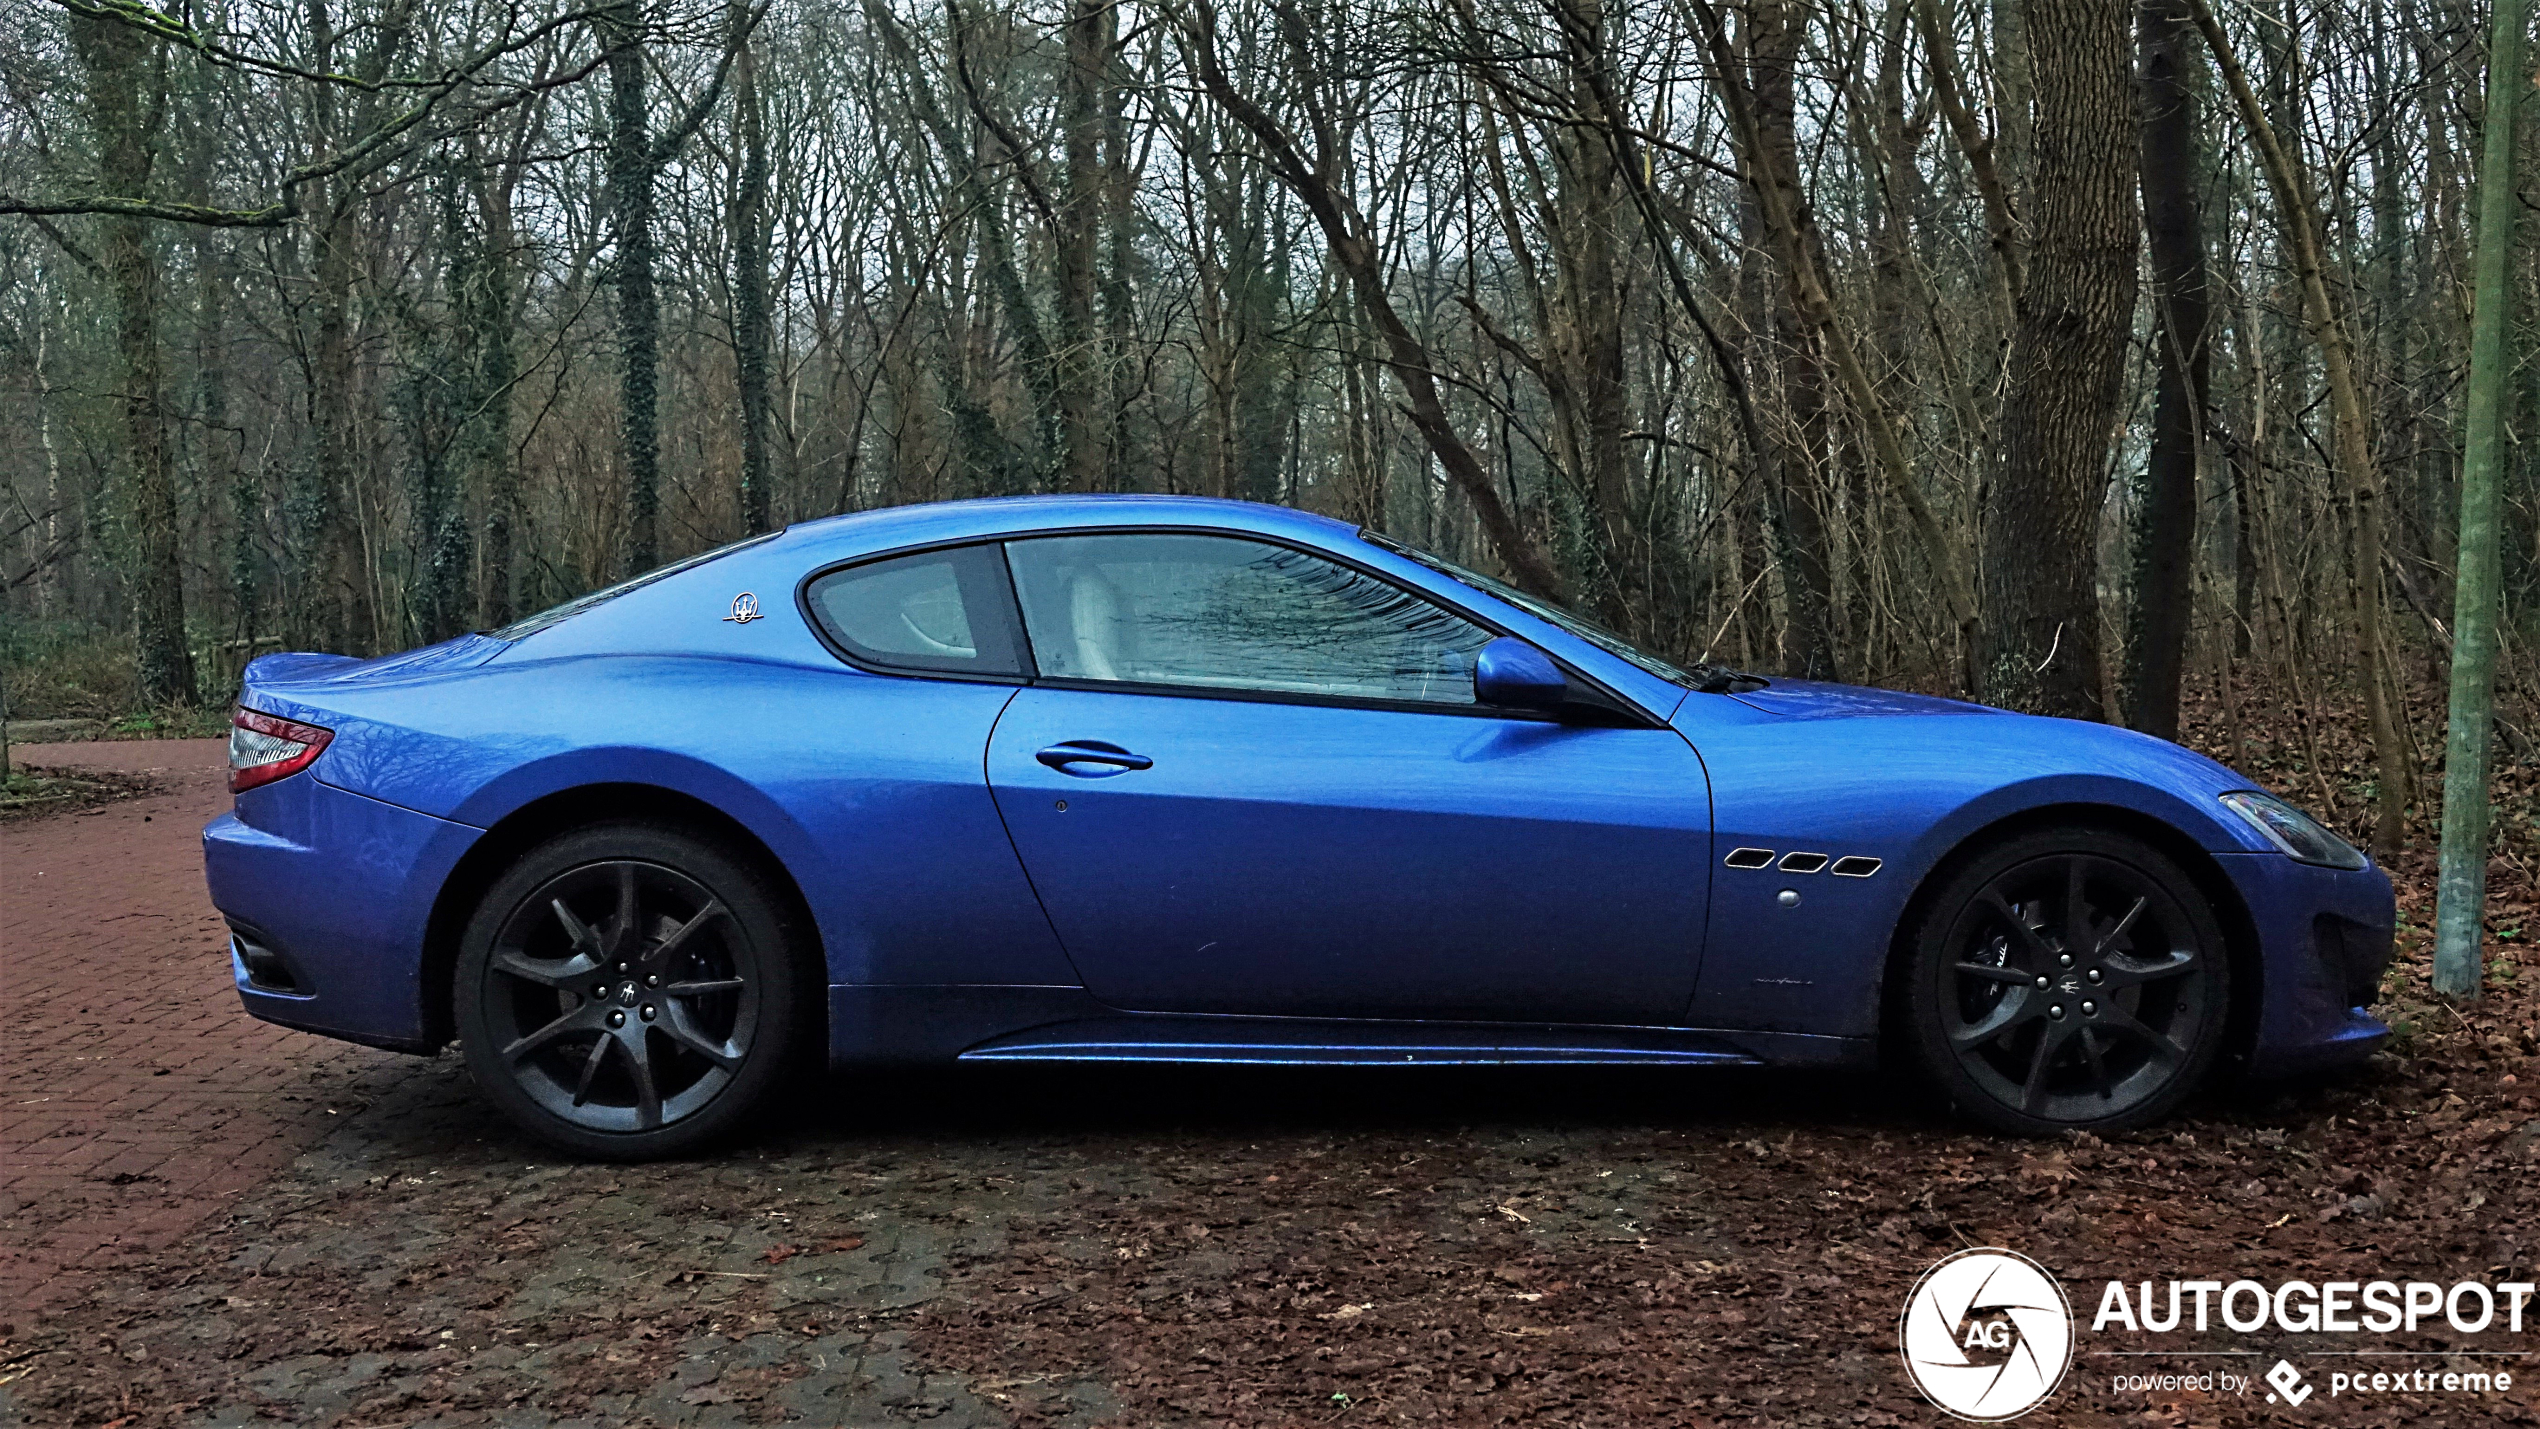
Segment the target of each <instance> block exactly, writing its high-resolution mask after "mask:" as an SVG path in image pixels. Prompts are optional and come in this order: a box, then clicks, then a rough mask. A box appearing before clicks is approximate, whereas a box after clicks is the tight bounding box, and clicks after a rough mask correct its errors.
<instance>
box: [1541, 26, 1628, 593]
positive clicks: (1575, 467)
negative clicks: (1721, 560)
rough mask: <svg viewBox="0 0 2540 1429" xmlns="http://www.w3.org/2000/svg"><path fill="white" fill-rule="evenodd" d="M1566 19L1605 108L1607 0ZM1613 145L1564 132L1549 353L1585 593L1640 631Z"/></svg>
mask: <svg viewBox="0 0 2540 1429" xmlns="http://www.w3.org/2000/svg"><path fill="white" fill-rule="evenodd" d="M1556 3H1557V5H1558V10H1557V14H1556V19H1557V21H1558V23H1559V24H1560V26H1561V28H1562V30H1563V31H1564V32H1565V34H1566V35H1567V37H1568V40H1569V45H1568V54H1569V57H1570V63H1569V66H1568V80H1569V88H1570V94H1571V102H1572V104H1573V105H1574V106H1575V107H1576V110H1577V112H1579V113H1583V114H1593V113H1596V112H1597V110H1598V107H1599V103H1600V96H1601V95H1603V94H1605V93H1607V92H1609V91H1611V90H1612V88H1613V87H1614V80H1613V57H1612V55H1611V53H1610V50H1609V47H1608V40H1609V34H1608V31H1609V29H1610V26H1611V23H1612V22H1611V21H1610V20H1609V18H1608V16H1607V12H1606V6H1605V3H1604V0H1556ZM1617 158H1618V156H1617V153H1616V150H1615V146H1614V145H1613V144H1612V143H1611V142H1609V141H1608V139H1607V138H1606V136H1604V135H1602V134H1600V133H1598V132H1597V131H1596V130H1595V129H1593V128H1590V127H1588V126H1586V125H1569V126H1564V127H1563V128H1561V129H1559V130H1557V131H1556V132H1555V138H1554V143H1553V161H1554V165H1555V168H1556V171H1557V172H1558V174H1559V188H1558V191H1557V193H1556V194H1555V195H1554V197H1553V202H1552V205H1551V212H1550V218H1551V221H1552V223H1553V225H1554V228H1555V233H1554V243H1555V244H1556V245H1557V248H1558V250H1559V256H1560V259H1561V263H1560V280H1559V282H1558V284H1557V285H1556V286H1555V288H1554V291H1553V293H1552V296H1551V300H1550V306H1551V309H1552V313H1553V320H1552V323H1551V324H1550V326H1551V332H1550V334H1549V336H1550V338H1551V341H1550V343H1549V344H1548V346H1549V348H1550V358H1551V361H1552V362H1553V363H1554V364H1556V365H1558V366H1559V368H1560V369H1561V372H1562V382H1561V389H1562V391H1561V395H1562V396H1563V397H1565V398H1566V399H1567V400H1565V401H1562V402H1560V403H1559V407H1560V409H1561V410H1560V417H1561V421H1562V424H1563V426H1564V428H1565V429H1566V433H1565V434H1566V441H1565V443H1564V445H1565V446H1566V447H1567V448H1568V452H1569V465H1570V466H1571V476H1572V479H1573V480H1574V481H1576V482H1577V483H1578V490H1579V495H1580V496H1581V498H1582V499H1583V501H1584V504H1585V506H1586V508H1587V510H1586V515H1587V518H1588V519H1587V523H1586V524H1587V527H1588V529H1587V533H1586V534H1587V537H1588V544H1589V545H1590V548H1591V549H1592V550H1593V551H1594V552H1595V557H1596V559H1595V562H1594V564H1595V566H1596V569H1595V570H1593V571H1589V572H1582V573H1581V574H1582V576H1584V577H1585V578H1586V580H1587V581H1588V582H1589V586H1588V588H1587V589H1585V590H1582V591H1580V592H1579V594H1580V595H1581V596H1582V597H1584V598H1585V599H1586V600H1587V602H1588V603H1589V604H1590V605H1591V606H1592V607H1593V608H1595V609H1596V610H1597V611H1598V612H1599V614H1600V615H1602V616H1603V617H1604V619H1605V620H1606V622H1607V623H1608V624H1611V625H1612V626H1614V627H1615V628H1616V629H1618V630H1627V631H1628V630H1632V629H1633V628H1634V627H1635V626H1637V625H1638V624H1639V623H1640V617H1641V616H1643V615H1645V614H1646V613H1647V610H1646V603H1645V602H1643V601H1641V600H1639V599H1638V598H1637V596H1638V594H1639V592H1638V591H1637V589H1636V586H1635V582H1634V577H1635V574H1636V572H1637V571H1638V570H1639V569H1640V566H1641V558H1640V555H1639V549H1638V547H1639V541H1638V533H1637V528H1636V526H1635V524H1634V522H1633V520H1632V498H1631V463H1630V454H1629V452H1628V451H1627V450H1626V436H1627V434H1628V433H1629V432H1630V430H1631V411H1630V404H1631V385H1630V381H1629V374H1628V373H1627V371H1626V370H1625V366H1624V359H1623V329H1624V324H1625V322H1626V320H1627V314H1626V312H1625V306H1624V292H1625V289H1626V287H1627V285H1628V280H1627V276H1626V275H1627V270H1626V268H1625V266H1624V265H1623V263H1622V262H1621V261H1620V259H1619V257H1618V254H1617V249H1618V247H1619V246H1620V244H1621V243H1622V241H1623V240H1622V237H1621V234H1620V232H1619V229H1620V227H1621V224H1622V222H1623V219H1624V207H1623V205H1624V201H1625V197H1626V195H1625V193H1624V189H1623V180H1622V175H1621V174H1620V173H1619V172H1618V167H1619V166H1618V163H1617Z"/></svg>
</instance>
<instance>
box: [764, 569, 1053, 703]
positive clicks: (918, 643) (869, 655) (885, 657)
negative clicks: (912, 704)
mask: <svg viewBox="0 0 2540 1429" xmlns="http://www.w3.org/2000/svg"><path fill="white" fill-rule="evenodd" d="M808 603H809V605H810V606H811V613H812V617H813V618H814V619H816V620H818V621H819V622H820V626H821V628H822V629H823V630H825V631H827V632H828V633H829V638H830V639H832V640H835V641H836V642H838V644H839V645H841V646H843V647H845V649H846V651H847V653H848V654H850V655H853V656H854V657H856V658H857V659H858V660H861V661H864V662H865V663H867V664H873V665H887V666H891V667H893V668H896V669H903V670H933V671H941V672H944V673H947V674H964V675H1022V674H1025V673H1028V672H1027V671H1026V669H1025V667H1024V663H1023V656H1022V650H1021V649H1020V648H1019V646H1020V642H1019V641H1018V640H1017V639H1016V637H1015V631H1014V616H1013V613H1012V612H1013V601H1012V599H1011V598H1010V597H1009V596H1008V595H1007V593H1006V583H1005V570H1004V563H1003V562H1002V561H1001V560H1000V559H999V558H998V555H997V548H996V547H994V546H965V547H962V548H961V549H959V550H952V551H923V552H920V553H918V554H916V555H913V556H899V557H895V558H893V559H891V560H887V561H875V562H873V563H871V564H870V565H862V566H849V567H847V568H846V569H845V570H839V571H831V572H830V573H829V574H827V575H825V576H822V577H820V578H819V579H818V580H815V581H813V582H812V584H811V590H810V592H809V601H808Z"/></svg>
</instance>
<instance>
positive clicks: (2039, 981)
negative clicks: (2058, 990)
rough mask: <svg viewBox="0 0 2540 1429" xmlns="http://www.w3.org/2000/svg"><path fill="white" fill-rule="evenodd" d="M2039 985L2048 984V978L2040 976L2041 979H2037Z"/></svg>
mask: <svg viewBox="0 0 2540 1429" xmlns="http://www.w3.org/2000/svg"><path fill="white" fill-rule="evenodd" d="M2037 985H2038V986H2039V987H2044V986H2046V979H2044V978H2039V979H2038V980H2037Z"/></svg>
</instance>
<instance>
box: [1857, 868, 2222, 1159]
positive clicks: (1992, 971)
mask: <svg viewBox="0 0 2540 1429" xmlns="http://www.w3.org/2000/svg"><path fill="white" fill-rule="evenodd" d="M1927 908H1928V911H1927V913H1926V914H1925V916H1924V918H1923V920H1922V923H1921V926H1920V928H1919V930H1918V932H1917V934H1916V936H1915V939H1914V942H1913V944H1912V946H1911V965H1910V968H1909V970H1908V976H1909V978H1910V981H1909V982H1908V984H1907V986H1906V988H1905V1006H1904V1012H1905V1015H1906V1017H1907V1018H1908V1020H1909V1023H1910V1026H1909V1027H1908V1028H1906V1029H1904V1030H1905V1031H1906V1032H1907V1033H1908V1035H1909V1036H1910V1038H1911V1042H1912V1046H1913V1048H1914V1050H1915V1051H1916V1053H1917V1054H1918V1060H1919V1061H1920V1062H1921V1063H1922V1066H1923V1070H1924V1071H1925V1072H1926V1073H1928V1074H1929V1075H1930V1076H1931V1077H1932V1078H1933V1079H1934V1080H1935V1081H1937V1082H1938V1083H1939V1084H1940V1086H1941V1088H1942V1089H1943V1091H1944V1092H1945V1093H1946V1094H1947V1095H1948V1096H1949V1098H1950V1099H1951V1100H1952V1101H1953V1102H1955V1103H1956V1105H1957V1106H1958V1108H1959V1110H1960V1111H1962V1112H1964V1113H1966V1114H1967V1115H1969V1116H1971V1117H1973V1118H1975V1119H1976V1120H1978V1121H1982V1122H1984V1123H1986V1124H1988V1125H1991V1126H1994V1127H1997V1128H2000V1129H2002V1130H2005V1131H2012V1132H2018V1133H2021V1134H2024V1135H2043V1134H2050V1133H2054V1132H2061V1131H2067V1130H2092V1129H2108V1130H2114V1129H2119V1128H2123V1127H2128V1126H2138V1125H2141V1124H2143V1123H2145V1122H2150V1121H2156V1120H2158V1119H2160V1118H2161V1117H2163V1116H2165V1115H2167V1114H2168V1113H2169V1112H2170V1111H2171V1110H2173V1109H2175V1108H2176V1107H2177V1105H2178V1104H2179V1102H2181V1101H2182V1100H2184V1099H2185V1098H2186V1096H2187V1095H2188V1094H2189V1093H2190V1092H2192V1091H2193V1090H2194V1089H2195V1088H2196V1086H2197V1085H2198V1084H2199V1083H2201V1082H2202V1081H2203V1080H2204V1078H2205V1076H2206V1074H2207V1072H2208V1071H2210V1070H2211V1068H2212V1066H2213V1064H2214V1060H2215V1058H2216V1057H2217V1056H2218V1055H2219V1054H2220V1052H2221V1049H2222V1041H2223V1030H2224V1025H2225V1021H2226V1014H2227V1012H2228V1008H2229V1000H2230V995H2231V965H2230V958H2229V957H2228V955H2227V953H2226V951H2225V945H2224V941H2223V935H2222V929H2221V926H2220V924H2219V923H2218V922H2217V921H2216V919H2215V918H2214V915H2213V911H2212V909H2211V908H2210V907H2208V906H2207V904H2206V902H2205V899H2204V896H2203V895H2202V894H2201V893H2200V892H2199V891H2198V890H2197V888H2196V885H2195V882H2194V881H2193V880H2192V879H2190V878H2188V876H2187V875H2186V874H2185V873H2184V872H2182V871H2181V870H2180V869H2179V867H2178V866H2177V865H2176V864H2175V863H2173V862H2172V861H2171V860H2170V859H2168V858H2167V857H2165V856H2164V855H2163V854H2162V853H2161V852H2160V851H2159V850H2157V849H2155V848H2153V847H2152V846H2151V845H2149V844H2146V843H2144V842H2142V841H2141V840H2138V839H2134V838H2130V837H2127V836H2125V835H2122V834H2117V833H2112V832H2108V831H2104V830H2097V829H2087V828H2068V829H2048V830H2041V831H2038V832H2034V833H2029V834H2025V835H2021V836H2018V837H2016V838H2013V839H2011V840H2008V841H2006V842H2004V843H2001V844H1998V845H1996V846H1994V847H1992V848H1990V849H1988V850H1986V851H1984V852H1983V853H1981V854H1979V855H1977V856H1976V857H1975V858H1973V859H1972V860H1970V861H1968V862H1967V863H1966V864H1964V865H1963V866H1961V867H1960V868H1959V869H1958V870H1957V871H1956V872H1955V873H1954V874H1953V875H1951V876H1950V877H1949V879H1948V882H1947V883H1946V884H1945V885H1944V886H1943V887H1942V888H1941V889H1940V890H1939V891H1938V893H1937V895H1936V896H1935V897H1934V898H1933V899H1931V901H1930V902H1929V904H1928V905H1927Z"/></svg>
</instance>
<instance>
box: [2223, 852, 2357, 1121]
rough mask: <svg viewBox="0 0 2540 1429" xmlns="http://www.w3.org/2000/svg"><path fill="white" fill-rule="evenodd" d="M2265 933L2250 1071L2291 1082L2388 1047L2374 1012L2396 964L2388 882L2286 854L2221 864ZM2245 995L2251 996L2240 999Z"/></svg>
mask: <svg viewBox="0 0 2540 1429" xmlns="http://www.w3.org/2000/svg"><path fill="white" fill-rule="evenodd" d="M2221 859H2222V862H2223V864H2224V867H2225V869H2226V871H2227V872H2228V873H2229V874H2230V875H2231V879H2232V882H2233V883H2234V884H2235V885H2237V886H2238V887H2239V889H2240V894H2241V897H2242V898H2243V899H2244V900H2245V901H2246V902H2247V903H2248V906H2249V916H2250V921H2251V922H2252V923H2254V924H2255V925H2256V927H2257V931H2258V946H2259V980H2260V986H2259V988H2258V993H2259V1006H2258V1019H2257V1025H2256V1027H2255V1028H2254V1036H2253V1037H2252V1039H2251V1042H2250V1048H2249V1065H2248V1070H2249V1071H2250V1072H2252V1073H2253V1074H2256V1075H2258V1076H2262V1077H2279V1076H2292V1075H2298V1074H2300V1073H2304V1072H2313V1071H2321V1070H2325V1069H2328V1068H2332V1067H2339V1066H2346V1065H2350V1064H2352V1063H2355V1062H2360V1061H2362V1060H2363V1059H2364V1058H2366V1057H2369V1056H2371V1055H2372V1053H2373V1052H2374V1050H2375V1049H2377V1048H2379V1047H2380V1046H2381V1044H2382V1043H2383V1042H2385V1041H2387V1040H2388V1039H2389V1036H2390V1029H2389V1028H2388V1027H2387V1026H2385V1025H2384V1024H2383V1023H2382V1021H2381V1019H2379V1018H2377V1017H2375V1016H2373V1015H2372V1014H2371V1013H2370V1012H2369V1011H2367V1010H2366V1009H2368V1008H2369V1007H2370V1006H2371V1005H2372V1004H2373V1002H2374V1001H2376V1000H2377V998H2378V984H2379V983H2380V980H2381V972H2382V969H2383V967H2384V966H2385V965H2386V964H2387V963H2388V961H2389V957H2390V939H2391V932H2392V929H2393V928H2394V927H2395V926H2396V923H2397V905H2396V902H2395V900H2394V899H2393V898H2392V896H2391V891H2390V878H2389V875H2387V874H2385V873H2383V872H2382V871H2381V870H2380V869H2379V868H2378V867H2374V868H2365V869H2359V870H2355V871H2352V872H2349V871H2347V870H2343V869H2334V868H2315V867H2313V866H2311V865H2309V864H2303V863H2296V862H2294V861H2293V860H2291V859H2289V858H2286V857H2284V856H2282V855H2280V854H2271V853H2252V854H2228V855H2222V856H2221ZM2242 991H2243V993H2244V995H2245V992H2246V990H2245V989H2244V990H2242Z"/></svg>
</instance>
